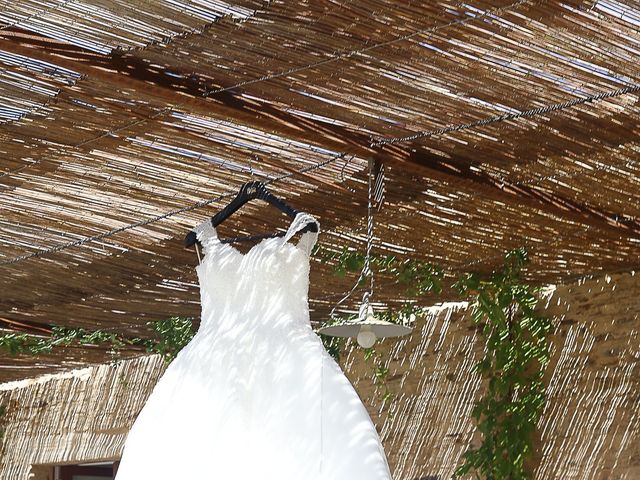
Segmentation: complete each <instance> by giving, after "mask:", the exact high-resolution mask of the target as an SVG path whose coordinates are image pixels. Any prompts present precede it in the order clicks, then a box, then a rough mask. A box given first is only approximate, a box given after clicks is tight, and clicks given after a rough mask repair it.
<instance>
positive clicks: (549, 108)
mask: <svg viewBox="0 0 640 480" xmlns="http://www.w3.org/2000/svg"><path fill="white" fill-rule="evenodd" d="M638 91H640V84H631V85H629V86H627V87H624V88H619V89H617V90H609V91H607V92H602V93H598V94H595V95H589V96H587V97H582V98H576V99H574V100H568V101H566V102H562V103H554V104H552V105H546V106H544V107H539V108H532V109H530V110H524V111H522V112H518V113H505V114H504V115H497V116H495V117H489V118H485V119H483V120H477V121H475V122H469V123H461V124H457V125H449V126H447V127H443V128H438V129H435V130H429V131H424V132H418V133H414V134H413V135H407V136H406V137H395V138H381V139H378V140H376V141H373V142H371V146H372V147H381V146H384V145H395V144H398V143H404V142H411V141H413V140H418V139H421V138H429V137H433V136H434V135H442V134H445V133H449V132H459V131H461V130H468V129H471V128H477V127H483V126H485V125H490V124H492V123H498V122H504V121H507V120H516V119H518V118H531V117H537V116H539V115H544V114H545V113H551V112H556V111H558V110H564V109H566V108H571V107H575V106H577V105H582V104H584V103H590V102H597V101H600V100H605V99H607V98H614V97H619V96H621V95H626V94H629V93H635V92H638Z"/></svg>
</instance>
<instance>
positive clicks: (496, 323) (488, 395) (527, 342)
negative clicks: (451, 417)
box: [454, 249, 552, 480]
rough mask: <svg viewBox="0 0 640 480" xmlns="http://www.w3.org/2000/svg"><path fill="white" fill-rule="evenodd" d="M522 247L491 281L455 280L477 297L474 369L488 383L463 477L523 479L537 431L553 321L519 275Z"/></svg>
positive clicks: (470, 277)
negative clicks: (478, 343) (479, 348)
mask: <svg viewBox="0 0 640 480" xmlns="http://www.w3.org/2000/svg"><path fill="white" fill-rule="evenodd" d="M527 261H528V257H527V252H526V250H524V249H518V250H513V251H511V252H509V253H508V254H507V255H506V260H505V264H504V267H503V268H502V269H501V270H500V271H498V272H496V273H494V274H493V275H492V276H491V277H490V278H488V279H481V277H480V276H479V275H477V274H467V275H464V276H463V277H462V278H460V279H459V280H458V282H456V284H455V285H454V286H455V287H456V288H457V289H458V291H459V292H460V294H461V295H462V296H463V297H466V298H468V299H469V300H471V302H472V318H473V322H474V323H475V324H476V325H477V326H478V328H479V330H480V332H481V333H482V335H483V337H484V339H485V341H486V349H485V352H484V355H483V357H482V359H481V360H480V361H479V362H478V363H477V365H476V367H475V368H476V370H477V371H478V372H479V373H480V375H481V376H482V378H483V379H484V380H485V381H486V389H485V391H484V394H483V396H482V398H480V399H479V400H478V402H477V403H476V405H475V408H474V409H473V413H472V415H473V418H474V419H475V421H476V423H477V428H478V431H479V432H480V434H481V435H482V443H481V444H480V445H479V446H478V447H476V448H470V449H469V450H468V451H467V452H465V454H464V456H463V460H464V462H463V464H462V465H460V467H459V468H458V469H457V470H456V472H455V474H456V476H457V477H461V476H463V475H466V474H468V473H474V474H475V476H476V478H478V479H481V478H483V479H490V480H524V479H527V478H529V476H528V472H527V470H526V466H525V461H526V459H527V458H528V457H529V456H530V455H531V454H532V441H533V438H532V437H533V433H534V431H535V428H536V424H537V422H538V419H539V417H540V414H541V412H542V407H543V405H544V401H545V388H544V384H543V381H542V380H543V374H544V369H545V367H546V365H547V364H548V362H549V356H550V354H549V346H548V343H547V335H548V334H549V333H550V332H551V330H552V323H551V321H550V320H549V319H548V318H546V317H544V316H541V315H538V314H537V313H536V312H535V306H536V304H537V302H538V297H539V293H540V290H539V288H536V287H532V286H530V285H527V284H526V283H525V282H523V281H522V279H521V270H522V267H523V266H524V265H525V264H526V263H527Z"/></svg>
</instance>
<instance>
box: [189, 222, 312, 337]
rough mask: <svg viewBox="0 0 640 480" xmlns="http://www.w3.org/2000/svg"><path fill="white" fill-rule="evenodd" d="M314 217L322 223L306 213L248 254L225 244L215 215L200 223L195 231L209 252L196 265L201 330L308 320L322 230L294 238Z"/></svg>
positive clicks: (283, 324) (284, 324)
mask: <svg viewBox="0 0 640 480" xmlns="http://www.w3.org/2000/svg"><path fill="white" fill-rule="evenodd" d="M310 222H314V223H316V224H317V225H318V222H317V220H316V219H315V218H313V217H312V216H311V215H309V214H308V213H304V212H300V213H298V214H297V215H296V217H295V218H294V219H293V221H292V222H291V225H290V226H289V229H288V230H287V232H286V234H285V236H284V237H276V238H266V239H263V240H262V241H260V242H259V243H257V244H256V245H254V246H253V247H252V248H251V249H250V250H249V251H248V252H247V253H242V252H240V251H239V250H237V249H236V248H235V247H233V246H232V245H231V244H228V243H222V242H221V241H220V239H219V238H218V235H217V232H216V230H215V228H214V227H213V225H212V224H211V221H210V220H207V221H205V222H203V223H201V224H200V225H198V226H197V227H196V228H195V229H194V232H195V233H196V237H197V238H198V240H199V241H200V244H201V245H202V247H203V252H204V258H203V259H202V261H201V263H200V264H199V265H198V266H197V267H196V272H197V274H198V279H199V282H200V296H201V303H202V307H203V309H202V320H201V329H206V330H209V329H211V328H214V329H216V330H218V331H219V329H221V328H222V329H223V330H224V329H225V328H231V327H232V325H233V329H234V330H237V329H238V325H239V324H243V325H245V326H246V327H250V328H255V327H257V326H260V325H261V324H264V325H267V322H268V327H269V328H274V327H277V326H278V325H279V324H280V325H281V326H283V327H285V326H286V327H287V328H290V327H291V324H295V323H298V324H300V322H302V323H303V324H305V323H306V324H307V325H308V304H307V298H308V290H309V257H310V254H311V251H312V249H313V246H314V245H315V242H316V240H317V236H318V232H305V233H304V234H303V235H302V237H301V238H300V240H299V241H298V243H297V244H294V243H292V242H290V240H291V238H292V237H293V235H295V233H296V232H298V231H299V230H301V229H302V228H304V227H305V226H306V225H307V224H309V223H310ZM318 230H319V228H318ZM257 312H261V314H260V315H255V313H257ZM292 312H296V313H297V315H292ZM240 317H243V318H240ZM289 317H290V318H289ZM294 317H295V318H294ZM246 319H252V320H246ZM256 323H258V325H256Z"/></svg>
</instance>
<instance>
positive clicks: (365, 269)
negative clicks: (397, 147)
mask: <svg viewBox="0 0 640 480" xmlns="http://www.w3.org/2000/svg"><path fill="white" fill-rule="evenodd" d="M373 167H374V159H373V158H372V157H370V158H369V170H368V182H367V184H368V188H367V249H366V253H365V256H364V265H363V266H362V270H361V271H360V276H359V277H358V279H357V280H356V283H355V284H354V285H353V287H351V290H349V291H348V292H347V294H346V295H345V296H344V297H342V298H341V299H340V300H339V301H338V302H337V303H336V304H335V305H334V306H333V308H332V309H331V311H330V312H329V318H334V316H335V311H336V309H337V308H338V307H339V306H340V305H341V304H342V303H344V302H345V301H346V300H347V299H348V298H349V297H350V296H351V294H353V292H355V290H356V289H357V288H358V286H359V285H360V282H361V281H362V280H363V279H364V278H366V277H367V276H368V277H369V282H370V283H369V290H368V291H367V292H365V293H364V296H363V297H362V308H361V312H364V314H365V315H366V312H367V309H368V308H369V298H370V297H371V296H372V295H373V285H374V283H373V271H372V270H371V249H372V246H373V205H372V198H371V197H372V192H373Z"/></svg>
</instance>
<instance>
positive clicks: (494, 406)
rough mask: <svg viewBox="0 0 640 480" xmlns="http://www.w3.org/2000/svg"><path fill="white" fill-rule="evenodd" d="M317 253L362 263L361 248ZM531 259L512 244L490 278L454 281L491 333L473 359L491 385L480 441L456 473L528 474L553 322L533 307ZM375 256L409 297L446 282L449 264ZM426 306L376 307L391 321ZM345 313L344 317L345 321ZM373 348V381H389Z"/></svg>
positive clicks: (350, 268)
mask: <svg viewBox="0 0 640 480" xmlns="http://www.w3.org/2000/svg"><path fill="white" fill-rule="evenodd" d="M318 253H319V254H320V256H321V258H322V260H323V261H324V262H326V263H329V264H331V265H333V269H334V272H335V273H336V274H337V275H339V276H344V275H345V274H346V273H347V272H358V271H360V270H361V269H362V265H363V263H364V255H363V254H361V253H359V252H356V251H352V250H348V249H343V250H341V251H338V252H327V251H319V252H318ZM527 262H528V255H527V251H526V250H525V249H517V250H512V251H510V252H508V253H507V254H506V257H505V263H504V266H503V267H502V268H501V269H499V270H498V271H497V272H495V273H494V274H493V275H490V276H489V277H488V278H482V277H481V276H480V275H478V274H475V273H470V274H465V275H463V276H462V277H461V278H459V279H458V280H457V281H456V282H455V283H454V284H453V285H452V286H453V288H454V289H456V290H457V291H458V292H459V294H460V295H461V297H462V298H463V299H466V300H469V301H470V302H471V308H472V319H473V322H474V323H475V324H476V326H477V327H478V328H479V329H480V331H481V333H482V335H483V337H484V338H485V340H486V349H485V353H484V355H483V358H482V359H481V360H480V361H479V362H478V364H477V365H476V366H475V368H476V370H477V371H478V372H479V373H480V375H481V376H482V378H483V379H484V380H485V381H486V391H485V392H484V394H483V396H482V398H480V400H479V401H478V402H477V404H476V405H475V408H474V409H473V412H472V414H473V418H474V419H475V421H476V423H477V428H478V431H479V432H480V434H481V435H482V442H481V444H480V445H479V446H478V447H477V448H471V449H469V450H468V451H467V452H465V454H464V456H463V463H462V465H460V467H459V468H458V469H457V470H456V472H455V475H456V476H457V477H461V476H463V475H466V474H469V473H473V474H474V475H475V476H476V478H477V479H487V480H524V479H527V478H528V476H527V475H528V472H527V471H526V460H527V458H530V455H531V454H532V453H533V452H532V448H533V447H532V440H533V438H532V437H533V433H534V431H535V428H536V424H537V421H538V419H539V417H540V414H541V412H542V407H543V405H544V401H545V388H544V384H543V381H542V380H543V375H544V370H545V367H546V366H547V364H548V362H549V356H550V354H549V346H548V343H547V336H548V335H549V333H550V332H551V331H552V324H551V321H550V320H549V319H548V318H546V317H544V316H541V315H538V314H537V313H536V312H535V306H536V304H537V302H538V298H539V294H540V289H539V288H537V287H533V286H531V285H528V284H527V283H526V282H525V281H523V280H522V277H521V273H522V268H523V267H524V266H525V265H526V263H527ZM371 264H372V269H373V270H374V271H375V272H376V273H378V272H379V273H388V274H391V275H392V276H395V278H396V279H397V281H398V282H399V283H402V284H405V285H407V289H406V295H407V296H408V297H410V298H411V297H413V298H414V299H418V300H419V297H420V296H421V295H423V294H425V293H427V292H434V293H439V292H441V290H442V283H443V272H442V270H441V269H440V268H438V267H437V266H434V265H433V264H431V263H428V262H422V261H419V260H414V259H402V260H401V259H398V258H397V257H395V256H393V255H390V256H375V255H374V256H373V257H372V259H371ZM421 310H422V308H421V307H419V305H418V302H417V301H414V302H411V301H409V302H406V303H404V304H403V306H402V307H401V308H399V309H395V310H387V311H384V312H378V315H379V316H382V317H383V318H384V320H387V321H391V322H399V321H400V322H402V321H406V319H407V317H409V316H411V315H415V314H419V313H420V311H421ZM351 318H353V317H351ZM342 320H346V319H340V320H339V321H342ZM333 321H335V320H333ZM329 338H330V337H329ZM341 341H342V339H334V338H331V339H328V340H326V342H329V344H330V346H331V348H332V350H331V351H334V352H336V351H337V353H338V354H339V352H340V350H341V347H342V345H343V343H341ZM368 356H369V357H372V358H375V359H376V362H375V365H376V375H375V381H378V382H380V381H382V382H384V381H385V379H386V376H387V375H388V370H386V371H385V369H384V363H383V362H382V361H381V358H380V355H379V354H378V353H377V352H376V351H375V350H374V349H371V350H369V351H366V352H365V359H366V358H367V357H368ZM380 366H382V367H383V368H379V367H380ZM387 392H388V394H389V395H390V396H391V395H392V394H391V392H389V391H388V390H387Z"/></svg>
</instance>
